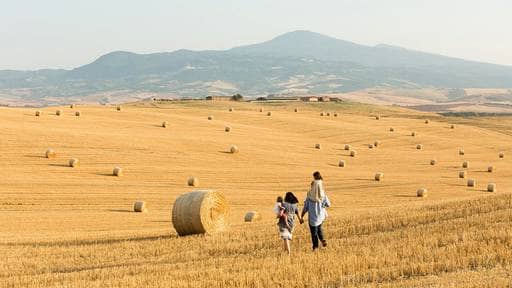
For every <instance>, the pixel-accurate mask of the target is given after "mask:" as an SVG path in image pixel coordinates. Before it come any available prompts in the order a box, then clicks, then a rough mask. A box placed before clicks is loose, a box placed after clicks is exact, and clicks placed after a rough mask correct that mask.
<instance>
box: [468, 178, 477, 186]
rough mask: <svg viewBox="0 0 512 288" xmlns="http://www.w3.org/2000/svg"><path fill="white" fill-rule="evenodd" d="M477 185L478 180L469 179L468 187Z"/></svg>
mask: <svg viewBox="0 0 512 288" xmlns="http://www.w3.org/2000/svg"><path fill="white" fill-rule="evenodd" d="M475 186H476V180H475V179H468V187H475Z"/></svg>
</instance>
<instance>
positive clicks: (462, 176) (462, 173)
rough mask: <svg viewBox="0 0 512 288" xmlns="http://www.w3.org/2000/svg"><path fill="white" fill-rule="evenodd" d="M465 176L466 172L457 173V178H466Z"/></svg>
mask: <svg viewBox="0 0 512 288" xmlns="http://www.w3.org/2000/svg"><path fill="white" fill-rule="evenodd" d="M467 174H468V172H466V171H459V178H466V175H467Z"/></svg>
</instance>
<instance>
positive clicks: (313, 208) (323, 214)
mask: <svg viewBox="0 0 512 288" xmlns="http://www.w3.org/2000/svg"><path fill="white" fill-rule="evenodd" d="M313 178H314V180H313V182H311V189H310V190H309V192H308V196H307V198H306V200H305V201H304V208H303V209H302V215H301V217H302V218H303V217H304V215H306V213H308V224H309V231H310V232H311V241H312V242H313V251H314V250H316V249H318V244H319V243H318V242H319V240H320V242H321V243H322V246H324V247H325V246H327V241H326V240H325V238H324V233H323V231H322V224H323V223H324V220H325V218H327V210H326V209H325V208H327V207H330V206H331V202H329V198H327V195H325V190H324V183H323V178H322V175H320V172H318V171H316V172H315V173H313Z"/></svg>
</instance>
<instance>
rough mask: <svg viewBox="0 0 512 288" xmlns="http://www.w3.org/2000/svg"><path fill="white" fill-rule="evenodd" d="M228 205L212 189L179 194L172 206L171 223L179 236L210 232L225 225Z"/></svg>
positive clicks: (220, 195) (222, 197)
mask: <svg viewBox="0 0 512 288" xmlns="http://www.w3.org/2000/svg"><path fill="white" fill-rule="evenodd" d="M228 214H229V205H228V203H227V201H226V199H225V198H224V196H223V195H222V194H220V193H218V192H213V191H194V192H190V193H186V194H183V195H181V196H179V197H178V198H177V199H176V201H175V202H174V205H173V207H172V225H173V226H174V229H176V232H177V233H178V235H179V236H186V235H192V234H204V233H207V234H211V233H215V232H218V231H222V230H224V229H225V228H226V227H227V224H228V223H227V220H228Z"/></svg>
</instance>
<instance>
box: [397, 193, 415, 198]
mask: <svg viewBox="0 0 512 288" xmlns="http://www.w3.org/2000/svg"><path fill="white" fill-rule="evenodd" d="M393 197H399V198H417V197H418V196H416V195H407V194H398V195H393Z"/></svg>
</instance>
